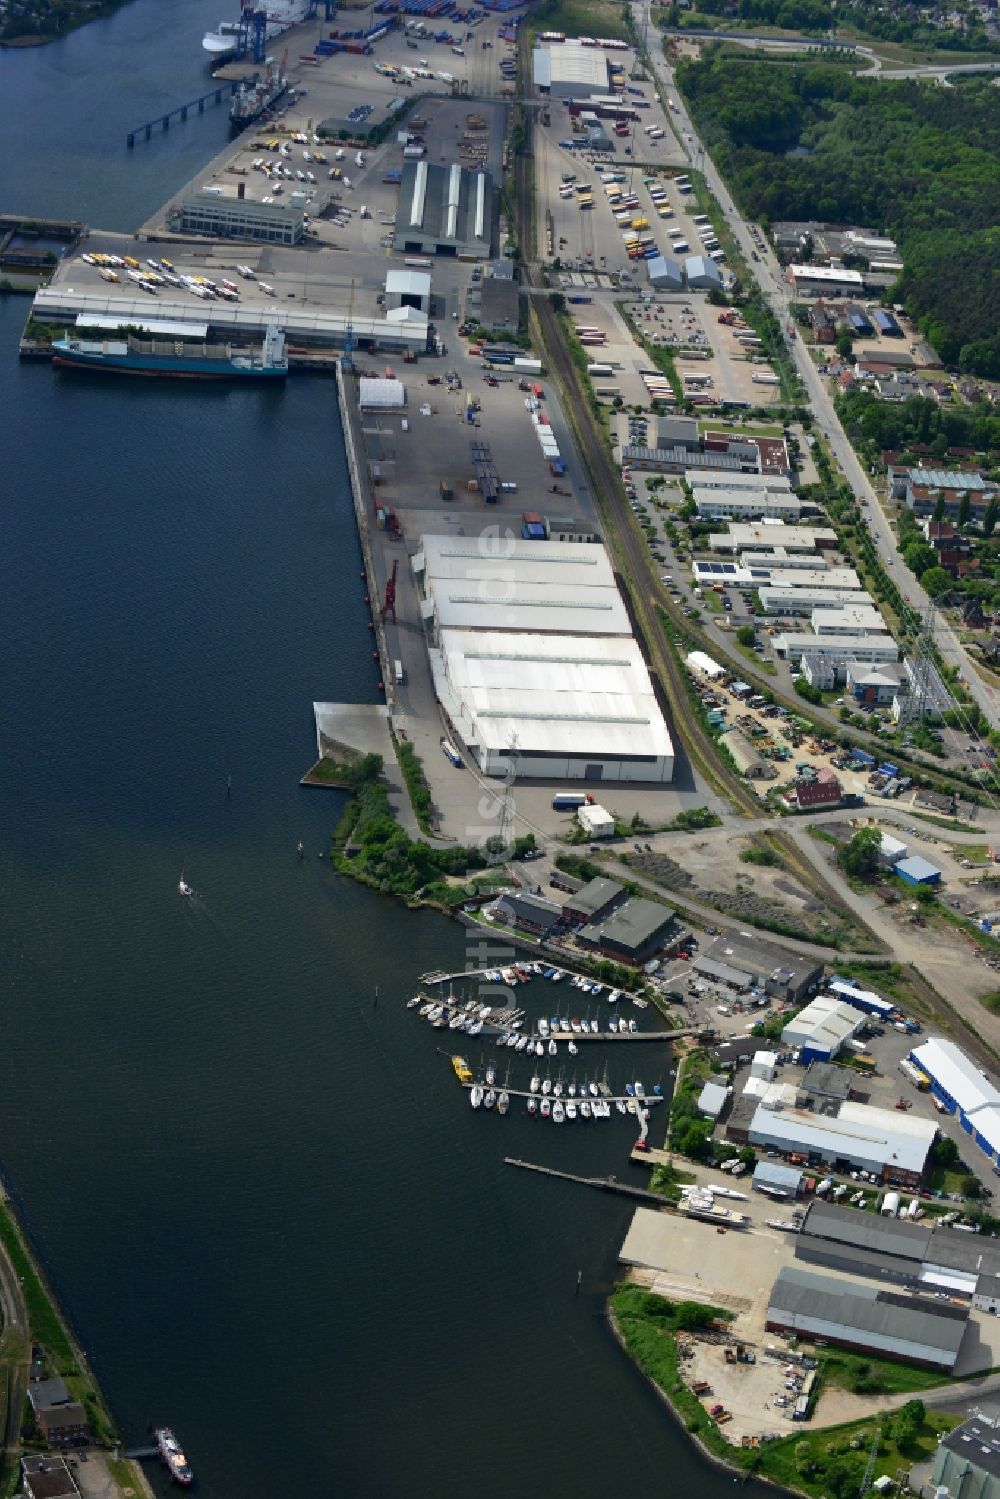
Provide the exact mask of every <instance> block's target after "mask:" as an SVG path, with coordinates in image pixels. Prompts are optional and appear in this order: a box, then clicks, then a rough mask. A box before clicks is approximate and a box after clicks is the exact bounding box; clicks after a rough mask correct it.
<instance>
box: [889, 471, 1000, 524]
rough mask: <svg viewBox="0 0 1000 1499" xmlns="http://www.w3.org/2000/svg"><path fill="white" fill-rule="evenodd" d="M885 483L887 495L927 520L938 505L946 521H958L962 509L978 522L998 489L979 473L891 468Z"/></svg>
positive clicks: (931, 516)
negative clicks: (887, 489) (886, 484)
mask: <svg viewBox="0 0 1000 1499" xmlns="http://www.w3.org/2000/svg"><path fill="white" fill-rule="evenodd" d="M888 483H889V490H890V493H891V494H893V495H894V496H895V497H897V498H899V499H901V500H902V501H903V503H904V504H905V505H906V507H907V509H909V510H912V511H913V513H914V515H916V516H918V517H920V518H927V519H933V518H934V515H935V513H936V512H937V510H938V507H939V504H940V505H941V506H942V508H943V510H944V519H945V520H950V521H959V520H960V519H961V518H962V513H963V505H965V506H967V508H968V511H969V518H970V519H972V520H975V521H979V522H981V521H982V518H983V516H984V515H985V513H986V508H987V506H988V505H989V502H990V500H991V499H993V498H994V497H995V496H996V494H997V485H996V484H995V483H994V482H993V481H992V480H990V479H986V478H984V476H983V475H982V473H980V471H979V470H978V469H934V468H912V469H901V468H897V467H894V466H891V467H890V468H889V471H888Z"/></svg>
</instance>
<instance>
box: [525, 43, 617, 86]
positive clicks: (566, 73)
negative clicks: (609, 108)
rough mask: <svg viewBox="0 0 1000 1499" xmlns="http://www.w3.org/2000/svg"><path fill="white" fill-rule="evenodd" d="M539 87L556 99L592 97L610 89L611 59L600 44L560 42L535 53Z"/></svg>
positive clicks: (535, 71)
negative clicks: (609, 70) (592, 45)
mask: <svg viewBox="0 0 1000 1499" xmlns="http://www.w3.org/2000/svg"><path fill="white" fill-rule="evenodd" d="M532 69H533V76H534V83H535V87H536V88H537V89H539V90H541V92H542V93H547V94H548V95H549V96H550V97H551V98H553V99H589V98H592V97H593V96H594V95H595V94H596V95H600V96H606V95H607V94H608V93H609V91H610V80H609V77H608V62H607V58H606V57H605V56H604V53H603V52H602V51H601V49H600V48H599V47H585V46H584V45H583V44H582V42H559V43H557V44H556V45H554V46H551V47H548V46H541V47H536V48H535V50H534V52H533V54H532Z"/></svg>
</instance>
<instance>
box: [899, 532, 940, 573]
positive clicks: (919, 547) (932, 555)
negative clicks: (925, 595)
mask: <svg viewBox="0 0 1000 1499" xmlns="http://www.w3.org/2000/svg"><path fill="white" fill-rule="evenodd" d="M903 561H904V562H905V563H906V565H907V567H908V568H909V569H910V572H911V573H915V574H916V576H917V577H918V578H919V577H920V576H921V575H922V574H923V573H925V572H926V571H927V569H928V568H930V567H935V566H936V565H937V552H935V550H934V548H933V547H932V546H931V545H930V544H929V543H928V542H926V541H911V543H910V545H909V546H908V547H907V548H906V549H905V551H904V552H903Z"/></svg>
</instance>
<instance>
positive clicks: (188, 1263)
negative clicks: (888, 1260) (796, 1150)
mask: <svg viewBox="0 0 1000 1499" xmlns="http://www.w3.org/2000/svg"><path fill="white" fill-rule="evenodd" d="M218 8H219V7H218V0H169V4H159V3H157V0H136V3H134V4H132V5H130V6H127V7H126V8H125V9H123V10H121V11H120V12H119V13H118V14H117V15H116V16H114V17H113V18H111V19H110V20H107V21H101V22H98V23H96V24H94V25H92V26H89V27H86V28H84V29H83V30H81V31H79V32H77V33H75V34H74V35H73V36H71V37H70V38H68V39H66V40H64V41H62V42H60V43H56V44H55V45H52V46H49V47H46V48H44V49H39V50H34V51H25V52H0V137H2V138H3V140H4V141H5V166H4V168H3V170H2V171H0V180H2V182H3V192H2V202H0V206H3V207H4V208H11V209H18V210H21V211H24V212H28V213H35V214H39V215H45V214H48V215H52V216H61V215H66V216H73V217H81V218H84V219H86V220H87V221H88V222H90V223H91V224H93V225H95V226H97V227H105V228H115V229H129V228H132V227H133V226H134V225H135V224H136V223H138V222H140V221H141V220H142V219H143V218H144V217H145V216H147V215H148V214H149V213H150V212H151V211H152V209H153V208H154V207H155V206H156V204H157V203H158V202H160V201H161V200H162V199H163V198H165V197H166V196H167V195H168V194H169V193H170V192H171V191H173V190H175V189H176V187H177V186H178V185H179V184H180V182H181V181H182V180H183V179H184V178H185V177H186V176H187V175H188V174H189V173H190V172H192V171H193V170H194V169H195V168H196V167H197V166H198V165H200V164H201V163H202V162H203V161H204V160H205V159H207V157H208V156H209V155H210V154H212V153H213V152H214V151H215V150H217V149H218V147H219V146H220V145H221V144H222V142H223V140H224V138H225V131H226V120H225V113H224V111H222V110H220V111H218V112H215V111H209V112H208V113H207V114H206V115H204V116H202V117H192V119H190V120H189V121H188V122H187V124H186V125H183V126H178V127H177V128H176V129H172V130H171V132H170V134H169V135H168V136H167V137H155V138H154V140H153V141H152V142H151V143H149V144H148V145H147V144H145V143H142V144H141V145H139V146H138V147H137V148H136V150H135V151H134V152H131V153H129V152H126V150H125V148H124V135H125V132H126V130H128V129H130V128H131V127H133V126H135V125H138V124H140V123H141V122H142V121H143V120H144V119H146V118H148V117H149V116H150V115H151V114H153V113H155V111H156V109H157V108H161V107H167V106H169V105H171V104H175V103H180V102H183V101H184V100H185V99H188V98H194V97H195V96H196V95H197V94H198V93H200V92H201V91H202V90H203V88H204V87H205V86H206V83H207V73H206V71H205V69H204V67H203V65H202V61H201V54H200V46H199V39H200V34H201V32H202V31H203V30H205V29H206V28H207V27H208V26H211V25H214V23H216V22H217V21H218V20H219V15H218V14H217V11H218ZM27 310H28V304H27V302H26V301H25V300H24V299H22V298H14V297H8V298H7V299H5V300H4V299H0V410H2V411H3V412H4V418H5V426H6V442H5V465H4V467H5V472H4V475H3V481H2V483H0V641H2V647H0V649H2V653H3V674H2V681H3V733H2V734H0V826H2V828H3V837H2V839H0V900H2V910H3V923H2V927H0V993H2V995H3V1001H4V1011H5V1019H6V1024H5V1027H4V1048H3V1050H4V1065H3V1088H2V1090H0V1162H2V1166H3V1170H4V1172H5V1174H6V1176H7V1178H8V1179H9V1181H10V1182H11V1183H12V1185H13V1188H14V1191H15V1194H16V1197H17V1200H18V1202H19V1204H20V1206H21V1208H22V1211H23V1213H24V1215H25V1217H26V1220H27V1222H28V1225H29V1227H30V1231H31V1234H32V1237H33V1240H34V1242H35V1244H36V1246H37V1248H38V1250H39V1253H40V1255H41V1257H42V1259H43V1262H44V1264H45V1266H46V1268H47V1270H48V1271H49V1273H50V1275H51V1277H52V1279H53V1281H54V1283H55V1285H56V1287H57V1289H58V1291H59V1294H60V1296H61V1298H62V1299H63V1302H64V1305H65V1306H66V1308H67V1310H68V1312H69V1314H70V1316H71V1319H72V1321H73V1323H74V1325H75V1327H76V1329H77V1331H78V1333H79V1335H80V1338H81V1340H82V1342H83V1344H84V1346H85V1347H86V1349H87V1350H88V1352H89V1354H90V1356H91V1358H92V1360H93V1363H94V1365H95V1367H96V1369H97V1371H98V1373H99V1375H100V1377H101V1379H102V1381H103V1383H104V1386H105V1390H106V1393H107V1396H108V1398H109V1400H110V1402H111V1405H112V1407H113V1409H114V1411H115V1413H116V1416H117V1418H118V1420H119V1422H120V1423H121V1425H122V1427H123V1429H124V1432H125V1434H126V1437H127V1438H128V1439H129V1440H132V1441H137V1440H139V1439H140V1438H141V1437H142V1435H143V1433H144V1431H145V1429H146V1426H147V1424H148V1423H149V1422H150V1421H152V1420H157V1421H169V1422H170V1423H171V1424H173V1425H174V1426H175V1428H176V1429H177V1430H178V1432H179V1433H180V1435H181V1436H182V1439H183V1440H184V1442H185V1444H186V1445H187V1446H188V1448H189V1450H190V1452H191V1454H192V1456H193V1459H194V1462H195V1464H196V1468H197V1472H198V1478H199V1487H200V1491H201V1492H202V1493H204V1494H205V1495H208V1496H211V1499H235V1496H237V1495H238V1496H240V1499H273V1496H274V1495H275V1494H277V1493H282V1494H285V1495H288V1496H290V1499H298V1496H300V1495H301V1496H305V1495H307V1494H308V1495H317V1496H320V1499H326V1496H328V1495H329V1496H332V1495H338V1496H339V1495H347V1496H355V1495H356V1496H364V1499H367V1496H381V1495H386V1494H389V1493H391V1492H396V1491H398V1490H400V1489H405V1491H406V1492H407V1493H408V1494H410V1495H411V1496H415V1499H422V1496H428V1499H430V1496H432V1495H434V1496H439V1495H441V1494H443V1493H451V1492H454V1491H455V1490H456V1489H457V1488H458V1487H459V1485H461V1486H462V1487H468V1488H471V1489H474V1490H475V1492H476V1493H477V1494H478V1495H480V1496H483V1499H489V1496H493V1495H496V1496H500V1495H510V1494H512V1493H523V1494H533V1493H547V1494H549V1495H551V1496H555V1499H560V1496H563V1495H573V1496H574V1499H590V1496H594V1499H597V1496H603V1495H606V1494H608V1493H611V1492H613V1491H621V1490H625V1489H635V1488H636V1487H642V1488H643V1490H644V1491H645V1492H654V1493H655V1492H664V1493H669V1492H672V1491H679V1492H684V1493H686V1492H690V1491H691V1489H692V1486H694V1485H697V1492H698V1493H699V1494H702V1495H706V1496H708V1499H712V1496H713V1495H714V1494H715V1493H716V1492H717V1491H719V1492H721V1486H722V1484H723V1483H725V1484H726V1486H727V1487H728V1480H725V1479H724V1478H721V1477H720V1476H718V1475H717V1474H716V1473H715V1472H714V1471H713V1470H711V1469H709V1468H707V1467H705V1466H704V1465H702V1464H701V1463H700V1462H699V1461H698V1460H697V1459H696V1458H695V1457H694V1456H693V1455H692V1454H691V1452H690V1451H689V1449H688V1447H687V1445H686V1444H685V1442H684V1441H683V1439H682V1437H681V1436H680V1434H679V1433H678V1431H677V1430H676V1428H675V1427H674V1426H673V1425H672V1423H671V1421H670V1420H669V1418H668V1417H666V1416H665V1415H664V1412H663V1410H662V1407H660V1405H659V1404H658V1402H657V1401H656V1400H655V1398H654V1397H653V1396H652V1395H651V1394H650V1392H649V1391H648V1390H647V1388H646V1386H645V1385H644V1384H643V1382H642V1381H641V1380H640V1379H639V1378H638V1376H637V1375H636V1374H635V1372H634V1371H633V1369H632V1368H631V1366H630V1365H629V1363H628V1362H627V1360H625V1359H624V1358H623V1357H622V1356H621V1355H620V1354H619V1353H618V1351H617V1350H616V1348H615V1347H614V1345H613V1343H612V1341H611V1338H610V1336H609V1333H608V1331H607V1328H606V1325H605V1323H604V1320H603V1316H602V1309H603V1298H604V1295H605V1293H606V1290H607V1287H608V1285H609V1284H610V1280H611V1278H612V1276H613V1274H614V1264H615V1252H616V1250H617V1247H618V1245H619V1244H620V1241H621V1238H622V1235H623V1233H624V1230H625V1227H626V1224H627V1220H628V1216H629V1209H628V1207H627V1206H626V1205H625V1204H624V1203H623V1202H621V1201H616V1200H614V1199H606V1198H604V1197H602V1196H600V1195H599V1194H596V1193H593V1192H589V1191H587V1190H585V1189H583V1188H572V1187H565V1186H562V1185H558V1184H555V1183H551V1182H547V1181H545V1180H543V1179H541V1178H536V1177H530V1176H527V1175H525V1174H523V1173H519V1172H516V1171H514V1170H513V1169H511V1168H509V1167H507V1166H505V1165H504V1164H503V1156H504V1155H505V1154H508V1153H509V1154H511V1155H521V1156H526V1157H529V1158H531V1159H535V1160H542V1161H547V1162H550V1163H552V1164H556V1165H560V1166H562V1167H564V1168H567V1169H578V1170H583V1171H587V1172H591V1171H592V1172H606V1171H617V1172H619V1173H621V1174H624V1173H625V1171H626V1170H627V1169H628V1168H627V1166H626V1165H625V1164H624V1163H625V1162H626V1159H627V1150H628V1146H629V1144H630V1141H631V1133H632V1130H631V1128H630V1126H629V1125H627V1124H626V1123H623V1122H622V1121H620V1120H618V1119H617V1118H615V1120H614V1121H613V1122H611V1123H607V1124H605V1125H604V1126H602V1127H596V1126H594V1127H590V1128H588V1129H586V1130H584V1129H581V1128H578V1129H577V1130H575V1131H574V1130H571V1129H564V1130H563V1131H561V1132H560V1131H557V1130H555V1129H553V1128H552V1127H551V1126H549V1127H546V1126H544V1125H541V1124H538V1125H535V1124H533V1123H532V1122H531V1121H529V1120H527V1119H524V1118H521V1117H514V1115H513V1114H512V1115H511V1117H510V1118H508V1119H507V1120H506V1121H500V1120H498V1119H496V1118H493V1117H476V1116H473V1115H472V1114H471V1112H470V1111H469V1110H468V1107H467V1105H466V1104H465V1103H464V1099H463V1098H462V1096H461V1095H460V1094H459V1092H458V1090H457V1088H456V1086H455V1084H454V1081H453V1079H452V1077H451V1071H450V1067H449V1065H448V1062H447V1061H446V1059H444V1058H443V1057H441V1056H440V1055H438V1053H437V1050H436V1044H435V1043H436V1042H437V1041H439V1040H440V1033H437V1032H432V1031H430V1030H428V1029H427V1028H426V1027H425V1026H423V1025H421V1024H420V1023H419V1022H418V1021H417V1020H416V1019H415V1018H414V1016H413V1014H411V1013H407V1012H406V1011H405V1010H404V1009H403V1001H404V1000H405V998H406V997H407V996H408V995H409V994H410V993H411V992H412V989H413V986H414V983H415V979H416V976H417V975H418V974H419V973H420V972H421V971H423V970H425V969H428V968H431V967H436V966H454V967H462V966H463V965H464V954H465V942H464V935H463V933H462V932H461V931H460V930H459V929H458V928H457V927H455V926H453V925H451V924H448V923H446V922H444V921H442V920H441V919H440V918H439V917H437V916H436V915H433V914H431V913H412V912H408V911H406V910H405V909H403V908H402V907H401V906H398V905H396V904H392V903H390V902H388V901H386V900H384V899H382V898H380V897H378V896H376V895H375V894H373V893H371V892H368V891H366V890H363V889H361V888H359V887H357V886H355V885H353V884H351V883H349V882H347V881H344V880H341V879H340V878H339V877H337V876H336V875H334V874H332V873H331V871H330V869H329V866H328V864H325V863H323V862H321V861H320V859H319V857H318V855H319V854H320V852H321V851H322V850H323V849H324V848H325V847H326V844H327V837H328V831H329V829H330V827H331V826H332V824H333V823H334V822H335V820H336V817H337V815H338V812H339V808H340V798H339V796H338V794H336V793H333V792H321V791H312V792H309V791H304V790H302V789H301V788H300V787H299V785H298V778H299V776H300V775H301V774H302V772H303V771H304V770H305V769H306V768H307V767H308V765H309V763H310V761H311V758H312V753H313V746H314V739H313V728H312V715H311V706H310V705H311V703H312V701H313V699H314V698H332V699H336V698H340V699H345V700H354V701H371V700H374V698H375V692H376V686H377V683H376V672H375V668H374V664H373V662H372V659H371V649H370V647H371V638H370V635H369V632H368V630H367V611H366V609H365V606H364V603H363V587H362V584H361V579H360V576H359V572H360V557H359V551H358V544H357V538H356V533H355V527H354V520H353V514H352V509H351V504H350V499H349V494H348V489H347V482H346V472H345V464H344V457H343V446H342V440H341V434H340V427H339V419H338V415H337V409H336V401H335V395H334V387H333V385H332V382H330V381H328V380H324V379H317V378H307V377H296V378H295V379H294V380H292V381H290V382H289V385H288V389H287V390H286V391H283V392H274V391H260V390H252V391H251V390H247V389H241V388H234V389H224V388H218V389H213V388H205V387H197V388H194V387H190V388H185V387H178V386H176V385H172V384H171V385H167V384H163V385H159V384H150V383H148V382H140V383H139V384H141V388H139V386H138V385H131V384H129V383H127V382H124V381H122V382H119V381H107V382H101V381H97V380H94V381H93V382H90V381H86V380H84V379H80V378H74V377H73V376H72V375H68V374H65V373H62V374H60V373H58V372H55V371H53V370H52V369H50V368H49V367H48V366H47V365H44V364H40V365H31V364H29V365H18V363H17V360H16V344H17V338H18V335H19V333H20V330H21V326H22V324H23V321H24V318H25V316H26V314H27ZM230 784H231V792H227V786H229V785H230ZM300 838H301V839H302V840H303V841H304V843H305V845H306V849H307V854H308V857H307V858H306V859H305V860H304V861H302V862H301V863H300V862H299V861H298V860H297V859H296V857H295V848H296V844H297V842H298V840H299V839H300ZM182 871H183V872H184V874H185V877H186V878H187V879H188V881H189V882H190V883H191V884H192V885H193V886H194V888H195V890H196V891H197V896H196V898H195V899H194V900H193V901H191V902H185V901H183V900H181V899H180V898H179V897H178V895H177V893H176V891H177V880H178V877H179V875H180V874H181V872H182ZM376 986H378V989H379V992H380V997H379V1000H378V1003H377V1004H376V1002H375V989H376ZM544 997H545V998H548V997H549V996H548V995H545V996H544ZM532 1003H533V1004H534V1000H532ZM626 1050H628V1051H631V1052H632V1053H633V1055H631V1056H626V1055H625V1054H624V1053H622V1052H618V1053H615V1054H614V1055H613V1056H612V1057H611V1062H612V1064H613V1065H612V1073H611V1078H612V1082H616V1083H617V1084H618V1085H619V1086H620V1085H621V1083H622V1082H623V1081H624V1079H625V1077H626V1076H629V1075H633V1074H634V1072H635V1071H636V1070H641V1069H642V1067H643V1066H644V1065H645V1067H646V1068H647V1070H648V1066H649V1062H648V1053H647V1054H646V1056H645V1057H643V1055H642V1052H641V1049H640V1048H638V1047H633V1048H627V1049H626ZM527 1071H528V1069H527V1068H526V1067H525V1066H524V1065H523V1064H520V1065H519V1067H518V1072H519V1074H523V1075H521V1076H518V1077H517V1078H516V1079H515V1080H516V1081H519V1082H521V1084H522V1086H523V1084H524V1079H525V1077H526V1075H527ZM652 1080H654V1079H652V1078H650V1079H648V1081H652ZM664 1081H666V1080H664ZM661 1128H662V1125H661ZM638 1179H640V1180H641V1175H640V1177H639V1178H638ZM581 1271H582V1276H583V1279H582V1287H581V1289H580V1291H579V1293H578V1291H577V1275H578V1272H581ZM154 1477H155V1481H156V1483H157V1484H160V1483H161V1480H160V1479H159V1477H156V1476H155V1475H154Z"/></svg>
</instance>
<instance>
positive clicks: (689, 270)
mask: <svg viewBox="0 0 1000 1499" xmlns="http://www.w3.org/2000/svg"><path fill="white" fill-rule="evenodd" d="M684 277H685V280H686V281H687V284H688V286H690V287H693V288H694V289H695V290H701V289H708V288H711V287H715V288H716V289H718V288H720V287H721V286H722V272H721V271H720V270H719V267H718V266H717V265H716V263H715V261H714V260H710V259H709V257H708V256H707V255H689V256H688V257H687V259H686V260H685V262H684Z"/></svg>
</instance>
